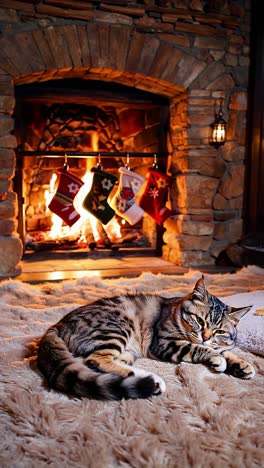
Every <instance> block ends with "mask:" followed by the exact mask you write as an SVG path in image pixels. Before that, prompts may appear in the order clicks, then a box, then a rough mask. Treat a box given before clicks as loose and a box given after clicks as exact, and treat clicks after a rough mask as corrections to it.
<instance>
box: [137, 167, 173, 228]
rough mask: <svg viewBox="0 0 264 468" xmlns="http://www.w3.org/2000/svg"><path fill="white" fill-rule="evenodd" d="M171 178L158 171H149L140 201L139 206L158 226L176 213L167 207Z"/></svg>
mask: <svg viewBox="0 0 264 468" xmlns="http://www.w3.org/2000/svg"><path fill="white" fill-rule="evenodd" d="M170 182H171V177H169V176H168V175H166V174H163V173H162V172H160V171H159V170H157V169H148V173H147V185H146V187H145V189H144V193H143V194H142V195H141V197H140V199H139V202H138V204H139V206H140V207H141V208H143V210H144V211H146V213H148V214H149V215H150V216H151V217H152V218H153V219H154V220H155V221H156V223H157V224H159V225H160V226H162V224H163V223H164V221H165V220H166V219H167V218H168V217H169V216H171V215H173V214H175V212H173V211H171V210H170V209H169V208H167V207H166V201H167V197H168V190H169V186H170Z"/></svg>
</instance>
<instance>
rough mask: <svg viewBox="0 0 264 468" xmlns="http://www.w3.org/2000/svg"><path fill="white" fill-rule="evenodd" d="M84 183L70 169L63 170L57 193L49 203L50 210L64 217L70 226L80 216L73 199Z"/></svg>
mask: <svg viewBox="0 0 264 468" xmlns="http://www.w3.org/2000/svg"><path fill="white" fill-rule="evenodd" d="M82 185H83V181H82V180H81V179H79V178H78V177H76V176H75V175H74V174H72V173H71V172H70V171H67V170H62V172H61V174H60V179H59V185H58V188H57V191H56V194H55V195H54V197H53V198H52V200H51V202H50V203H49V206H48V208H49V209H50V211H52V212H53V213H55V214H56V215H57V216H59V217H60V218H61V219H63V221H64V222H65V223H66V224H68V226H72V225H73V224H74V223H76V221H78V219H79V218H80V215H79V213H78V212H77V211H76V209H75V208H74V206H73V200H74V198H75V196H76V195H77V193H78V192H79V190H80V188H81V186H82Z"/></svg>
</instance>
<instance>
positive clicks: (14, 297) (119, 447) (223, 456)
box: [0, 266, 264, 468]
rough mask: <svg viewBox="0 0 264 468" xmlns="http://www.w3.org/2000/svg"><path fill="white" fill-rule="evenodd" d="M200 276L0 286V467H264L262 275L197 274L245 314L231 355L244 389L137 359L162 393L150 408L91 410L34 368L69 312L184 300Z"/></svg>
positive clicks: (138, 403) (124, 404)
mask: <svg viewBox="0 0 264 468" xmlns="http://www.w3.org/2000/svg"><path fill="white" fill-rule="evenodd" d="M200 276H201V273H200V272H199V271H195V270H191V271H190V272H188V273H187V274H185V275H179V276H177V275H162V274H158V275H154V274H152V273H144V274H142V275H141V276H139V277H137V278H119V279H109V280H107V279H101V278H99V277H96V276H94V277H89V278H82V279H78V280H74V281H64V282H62V283H44V284H40V285H30V284H27V283H22V282H20V281H18V280H7V281H4V282H2V283H0V304H1V316H0V327H1V330H0V372H1V374H0V375H1V378H0V466H1V468H33V467H34V468H42V467H46V466H49V467H51V468H56V467H62V468H68V467H71V468H82V467H88V468H89V467H91V468H114V467H121V468H128V467H134V468H141V467H142V468H143V467H144V468H173V467H175V468H178V467H179V468H185V467H195V468H207V467H208V468H209V467H210V468H218V467H219V468H220V467H223V468H224V467H225V468H226V467H232V468H243V467H248V468H254V467H262V466H263V463H264V365H263V363H264V360H263V355H264V352H263V349H264V346H263V343H264V315H261V314H258V310H261V309H264V269H261V268H259V267H254V266H250V267H246V268H243V269H241V270H240V271H238V272H237V273H235V274H217V275H209V274H205V283H206V286H207V289H208V290H209V292H211V293H212V294H215V295H218V296H219V297H220V298H222V300H224V301H225V302H226V303H228V304H230V305H233V306H240V305H244V306H247V305H252V308H251V311H250V312H249V314H248V315H247V316H245V317H244V318H243V319H242V320H241V322H240V325H239V330H238V338H239V340H238V342H239V345H240V348H236V353H237V354H238V355H239V356H241V357H243V358H244V359H246V360H247V361H248V362H250V363H251V364H252V365H253V366H254V367H255V369H256V375H255V377H254V378H253V379H252V380H250V381H243V380H239V379H236V378H234V377H232V376H229V375H226V374H215V373H212V372H211V371H210V370H209V369H207V368H206V367H204V366H202V365H200V364H199V365H194V364H186V363H181V364H180V365H177V366H176V365H173V364H170V363H162V362H158V361H153V360H150V359H140V360H138V361H137V362H136V365H137V366H138V367H140V368H143V369H146V370H149V371H153V372H155V373H157V374H159V375H160V376H161V377H162V378H163V379H164V380H165V382H166V386H167V388H166V392H165V394H164V395H162V396H158V397H155V398H154V397H153V398H151V399H149V400H128V401H125V400H122V401H119V402H116V401H110V402H100V401H99V402H98V401H93V400H87V399H82V400H78V399H70V398H68V397H67V396H66V395H63V394H60V393H57V392H55V391H50V390H49V389H48V388H47V387H46V385H45V382H44V381H43V378H42V376H41V375H40V373H39V372H38V371H37V368H36V358H35V349H36V342H37V339H38V338H39V337H40V336H41V335H42V334H43V333H44V332H45V331H46V329H47V328H48V327H49V326H50V325H52V324H53V323H55V322H57V321H58V320H59V319H60V318H61V317H62V316H64V315H65V314H66V313H68V312H69V311H71V310H73V309H74V308H76V307H78V306H80V305H84V304H86V303H88V302H92V301H94V300H95V299H97V298H99V297H105V296H113V295H116V294H120V293H124V292H132V293H134V292H155V293H162V294H163V295H166V296H167V297H172V296H174V295H175V296H177V295H184V294H186V293H189V292H191V291H192V289H193V287H194V284H195V282H196V280H197V279H198V278H199V277H200Z"/></svg>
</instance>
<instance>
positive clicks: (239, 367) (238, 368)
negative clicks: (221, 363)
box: [227, 359, 255, 380]
mask: <svg viewBox="0 0 264 468" xmlns="http://www.w3.org/2000/svg"><path fill="white" fill-rule="evenodd" d="M227 372H228V373H229V374H231V375H233V376H234V377H237V378H238V379H244V380H249V379H252V378H253V377H254V375H255V369H254V367H253V366H252V365H251V364H249V362H247V361H244V360H243V359H241V360H240V361H237V362H228V366H227Z"/></svg>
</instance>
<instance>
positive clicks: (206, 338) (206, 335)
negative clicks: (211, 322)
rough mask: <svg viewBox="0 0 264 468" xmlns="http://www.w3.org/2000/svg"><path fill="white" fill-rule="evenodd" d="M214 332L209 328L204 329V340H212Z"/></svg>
mask: <svg viewBox="0 0 264 468" xmlns="http://www.w3.org/2000/svg"><path fill="white" fill-rule="evenodd" d="M211 336H212V333H211V332H210V331H209V330H204V331H203V333H202V338H203V340H204V341H207V340H210V338H211Z"/></svg>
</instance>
